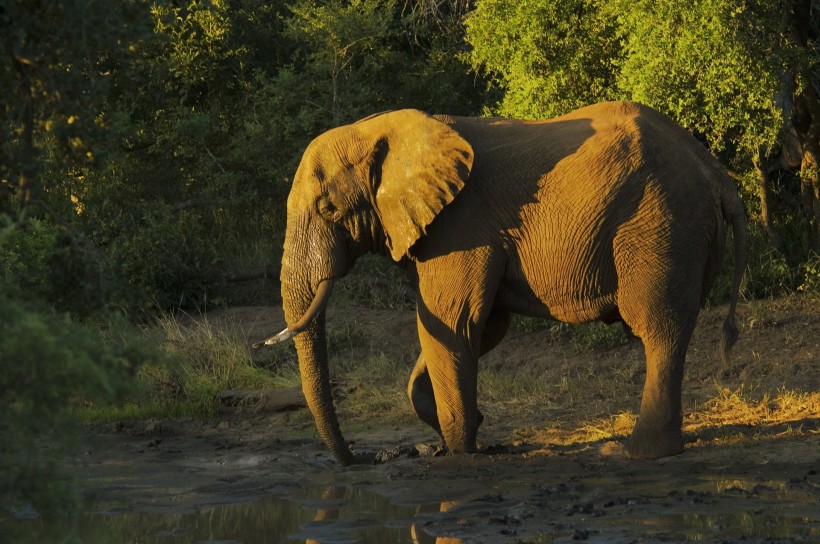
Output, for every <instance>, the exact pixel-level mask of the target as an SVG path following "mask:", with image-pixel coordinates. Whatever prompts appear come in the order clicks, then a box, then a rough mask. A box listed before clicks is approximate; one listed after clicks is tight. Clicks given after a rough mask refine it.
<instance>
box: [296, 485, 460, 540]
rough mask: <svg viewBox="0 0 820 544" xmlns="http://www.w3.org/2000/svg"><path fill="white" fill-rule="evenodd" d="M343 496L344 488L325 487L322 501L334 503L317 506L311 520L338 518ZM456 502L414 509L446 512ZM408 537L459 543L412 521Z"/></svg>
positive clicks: (418, 511) (422, 512) (419, 511)
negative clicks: (338, 505)
mask: <svg viewBox="0 0 820 544" xmlns="http://www.w3.org/2000/svg"><path fill="white" fill-rule="evenodd" d="M344 498H345V488H344V487H338V486H329V487H327V488H326V489H325V490H324V491H323V492H322V495H321V500H322V501H331V503H332V504H333V505H334V507H332V508H319V509H317V510H316V515H315V516H314V517H313V521H314V522H315V521H333V520H337V519H339V516H340V512H341V510H340V509H339V508H338V507H336V506H337V504H338V503H337V501H339V500H340V499H344ZM457 504H458V502H455V501H450V502H442V503H440V504H431V505H424V506H420V507H419V508H418V509H417V510H416V515H419V514H426V513H437V512H447V511H449V510H450V509H452V508H453V507H455V506H456V505H457ZM410 537H411V538H412V539H413V544H461V542H462V540H461V539H460V538H451V537H446V536H440V537H434V536H430V535H429V534H427V533H426V532H425V531H424V529H423V528H422V527H421V526H420V524H417V523H414V524H413V525H412V526H411V527H410ZM320 542H321V541H320V540H314V539H310V538H309V539H307V540H305V544H319V543H320Z"/></svg>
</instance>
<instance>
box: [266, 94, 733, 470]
mask: <svg viewBox="0 0 820 544" xmlns="http://www.w3.org/2000/svg"><path fill="white" fill-rule="evenodd" d="M743 215H744V214H743V206H742V204H741V202H740V199H739V198H738V196H737V193H736V190H735V188H734V186H733V185H732V183H731V181H730V180H729V179H728V177H727V176H726V174H725V172H724V170H723V168H722V167H721V166H720V164H719V163H718V162H717V160H716V159H715V158H714V157H712V156H711V155H710V154H709V153H708V151H707V150H706V149H705V148H704V147H703V146H702V145H700V144H699V143H698V142H697V141H696V140H695V139H694V138H693V137H692V136H691V135H690V134H689V133H687V132H686V131H685V130H683V129H682V128H681V127H679V126H678V125H676V124H675V123H674V122H672V121H671V120H670V119H668V118H667V117H665V116H663V115H661V114H660V113H658V112H656V111H654V110H651V109H649V108H646V107H644V106H640V105H637V104H633V103H622V102H614V103H604V104H597V105H594V106H589V107H586V108H583V109H580V110H577V111H575V112H573V113H570V114H568V115H565V116H563V117H559V118H556V119H551V120H547V121H520V120H511V119H491V118H460V117H448V116H435V117H433V116H429V115H427V114H425V113H422V112H419V111H416V110H400V111H394V112H388V113H383V114H378V115H374V116H371V117H368V118H366V119H363V120H361V121H359V122H357V123H353V124H351V125H348V126H343V127H340V128H336V129H333V130H331V131H328V132H327V133H325V134H322V135H321V136H319V137H318V138H316V139H315V140H314V141H313V142H312V143H311V144H310V145H309V146H308V148H307V150H306V151H305V153H304V156H303V158H302V161H301V163H300V165H299V168H298V170H297V172H296V176H295V177H294V181H293V187H292V189H291V193H290V196H289V198H288V224H287V231H286V237H285V247H284V256H283V259H282V298H283V302H284V309H285V317H286V320H287V323H288V329H286V330H285V331H282V333H280V335H278V336H276V337H272V338H271V339H269V343H273V342H276V341H279V340H281V339H286V338H289V337H291V336H293V337H294V341H295V342H296V347H297V351H298V356H299V366H300V371H301V376H302V386H303V389H304V393H305V397H306V399H307V402H308V406H309V407H310V410H311V412H312V413H313V415H314V418H315V420H316V425H317V428H318V430H319V432H320V434H321V436H322V438H323V440H324V441H325V443H326V444H327V446H328V447H329V448H330V450H331V451H332V452H333V453H334V454H335V455H336V457H337V458H338V459H339V460H340V461H341V462H342V463H353V462H356V461H357V460H358V458H357V457H356V456H354V455H353V453H352V452H351V451H350V449H349V447H348V445H347V444H346V443H345V441H344V437H343V436H342V433H341V431H340V429H339V423H338V420H337V418H336V412H335V409H334V406H333V402H332V399H331V393H330V381H329V376H328V360H327V350H326V340H325V319H324V310H325V307H326V304H327V301H328V299H329V298H330V286H331V285H332V283H333V281H334V280H335V279H337V278H340V277H342V276H343V275H344V274H346V273H347V272H348V271H349V270H350V268H351V267H352V266H353V264H354V262H355V261H356V258H357V257H359V256H361V255H363V254H365V253H368V252H375V253H381V254H383V255H386V256H389V257H391V258H392V259H393V260H394V261H396V262H398V263H399V264H400V265H401V266H404V267H407V268H409V269H411V270H412V271H413V272H414V274H412V276H413V277H415V278H417V280H416V282H417V295H418V319H417V321H418V333H419V340H420V344H421V355H420V356H419V359H418V362H417V364H416V367H415V369H414V370H413V373H412V376H411V380H410V383H409V385H408V394H409V396H410V400H411V404H412V405H413V407H414V409H415V410H416V412H417V414H418V415H419V417H420V418H421V419H422V420H423V421H425V422H427V423H428V424H429V425H430V426H431V427H432V428H433V429H435V430H436V432H439V433H440V434H441V435H442V437H443V439H444V441H445V443H446V445H447V447H448V449H449V451H450V452H453V453H461V452H473V451H475V448H476V434H477V428H478V425H479V422H480V415H479V412H478V409H477V401H476V386H477V385H476V383H477V382H476V374H477V371H478V369H477V362H478V358H479V357H480V356H481V355H482V354H483V353H486V352H487V351H489V350H490V349H492V347H494V346H495V345H496V344H498V343H499V342H500V341H501V339H502V338H503V337H504V334H505V333H506V330H507V326H508V324H509V320H510V315H511V314H512V313H519V314H525V315H533V316H544V317H552V318H555V319H559V320H561V321H565V322H569V323H582V322H589V321H594V320H602V321H606V322H615V321H623V322H624V323H625V325H626V326H628V327H629V328H630V329H631V330H632V332H633V333H634V334H635V335H636V336H638V337H639V338H640V339H641V340H642V342H643V345H644V348H645V354H646V365H647V373H646V382H645V384H644V390H643V396H642V399H641V407H640V413H639V417H638V421H637V423H636V425H635V428H634V429H633V431H632V435H631V437H630V438H629V440H628V441H627V443H626V444H625V445H624V446H625V447H624V450H625V452H626V455H628V456H629V457H633V458H658V457H663V456H667V455H674V454H677V453H680V452H681V451H682V450H683V437H682V433H681V422H682V414H681V381H682V375H683V364H684V358H685V355H686V349H687V346H688V344H689V340H690V337H691V334H692V331H693V329H694V326H695V322H696V319H697V316H698V311H699V308H700V305H701V303H702V302H703V300H704V298H705V297H706V295H707V293H708V291H709V289H710V287H711V285H712V283H713V280H714V278H715V275H716V274H717V271H718V269H719V268H720V264H721V261H722V256H723V251H724V245H725V238H726V225H727V224H729V225H730V226H731V227H732V229H733V233H734V249H735V251H734V253H735V272H734V277H733V284H732V291H731V299H730V305H729V311H728V317H727V319H726V321H725V323H724V327H723V331H724V340H725V341H724V342H723V343H722V354H723V355H724V356H725V355H726V354H728V350H729V348H730V347H731V344H732V343H733V342H734V340H735V338H736V336H737V329H736V327H735V322H734V312H735V306H736V303H737V296H738V288H739V285H740V280H741V276H742V271H743V267H744V261H745V224H744V218H743Z"/></svg>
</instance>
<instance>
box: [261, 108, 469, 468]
mask: <svg viewBox="0 0 820 544" xmlns="http://www.w3.org/2000/svg"><path fill="white" fill-rule="evenodd" d="M472 162H473V151H472V148H471V147H470V144H469V143H467V141H465V140H464V139H463V138H462V137H461V136H460V135H459V134H458V133H457V132H455V131H454V130H452V129H451V128H450V127H449V126H448V125H447V124H445V123H443V122H441V121H438V120H436V119H434V118H433V117H430V116H428V115H427V114H424V113H422V112H420V111H416V110H401V111H394V112H388V113H383V114H378V115H375V116H372V117H369V118H366V119H363V120H361V121H359V122H357V123H354V124H352V125H347V126H343V127H339V128H336V129H333V130H330V131H328V132H326V133H324V134H322V135H321V136H319V137H317V138H316V139H315V140H314V141H313V142H311V144H310V145H309V146H308V148H307V150H306V151H305V153H304V155H303V157H302V161H301V163H300V164H299V168H298V169H297V171H296V175H295V177H294V180H293V187H292V188H291V192H290V195H289V197H288V203H287V230H286V234H285V246H284V254H283V257H282V273H281V280H282V300H283V305H284V310H285V319H286V321H287V324H288V328H287V329H285V330H284V331H282V333H280V334H279V335H278V336H276V337H272V338H271V339H269V340H268V341H266V343H268V344H271V343H276V342H277V341H281V340H283V339H286V338H290V337H291V336H293V337H295V338H294V341H295V342H296V349H297V353H298V357H299V369H300V374H301V378H302V388H303V391H304V394H305V398H306V400H307V403H308V407H309V408H310V410H311V412H312V414H313V417H314V419H315V420H316V426H317V428H318V430H319V433H320V434H321V436H322V439H323V440H324V442H325V444H327V446H328V447H329V448H330V450H331V451H332V452H333V453H334V455H335V456H336V458H337V459H339V461H340V462H342V463H345V464H348V463H352V462H355V457H354V456H353V454H352V453H351V451H350V449H349V447H348V446H347V444H346V443H345V441H344V438H343V437H342V433H341V431H340V428H339V423H338V420H337V418H336V412H335V409H334V406H333V401H332V398H331V391H330V379H329V373H328V356H327V347H326V337H325V320H324V310H325V308H326V305H327V302H328V299H329V297H330V291H331V287H332V285H333V282H334V280H336V279H337V278H340V277H342V276H344V275H345V274H346V273H347V272H348V271H349V270H350V268H351V267H352V266H353V263H354V262H355V260H356V258H357V257H359V256H361V255H363V254H364V253H367V252H377V253H386V254H389V255H390V256H391V257H392V258H393V259H394V260H395V261H400V260H402V259H403V258H405V257H407V256H409V254H410V251H411V248H412V247H413V245H414V244H415V243H416V242H417V241H418V240H419V239H420V238H421V237H422V236H423V235H424V233H425V230H426V228H427V227H428V225H430V223H431V222H432V221H433V220H434V219H435V217H436V215H437V214H438V213H439V212H440V211H441V210H442V209H443V208H444V207H445V206H447V205H448V204H449V203H450V202H451V201H452V200H453V199H454V198H455V197H456V195H457V194H458V193H459V191H460V190H461V189H462V188H463V187H464V183H465V181H466V179H467V177H468V176H469V173H470V169H471V168H472Z"/></svg>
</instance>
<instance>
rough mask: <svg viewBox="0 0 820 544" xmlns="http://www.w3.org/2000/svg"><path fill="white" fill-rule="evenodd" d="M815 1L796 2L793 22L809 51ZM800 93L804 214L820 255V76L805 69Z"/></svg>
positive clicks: (799, 39) (797, 101) (798, 114)
mask: <svg viewBox="0 0 820 544" xmlns="http://www.w3.org/2000/svg"><path fill="white" fill-rule="evenodd" d="M812 4H813V2H812V0H798V1H797V2H795V4H794V10H793V17H794V19H793V24H794V31H795V37H796V39H797V43H798V45H799V46H800V47H802V48H803V49H805V50H806V51H809V50H810V47H812V44H813V43H814V42H815V41H816V40H817V38H818V36H817V29H816V27H813V26H812V20H813V19H812V15H814V14H813V13H812V11H813V9H812ZM800 75H801V79H802V80H803V82H802V83H803V84H802V90H801V92H800V95H798V96H797V97H795V123H794V126H795V129H797V133H798V136H799V138H800V143H801V145H802V147H803V160H802V161H801V164H800V195H801V197H802V201H803V213H804V215H805V218H806V222H807V223H808V235H809V236H808V238H809V250H813V251H815V252H817V253H818V254H820V91H818V88H817V84H818V81H817V78H816V77H815V74H814V73H813V72H812V71H811V69H809V68H804V70H803V72H802V74H800Z"/></svg>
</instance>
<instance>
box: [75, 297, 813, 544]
mask: <svg viewBox="0 0 820 544" xmlns="http://www.w3.org/2000/svg"><path fill="white" fill-rule="evenodd" d="M725 312H726V307H725V306H718V307H714V308H709V309H705V310H704V311H703V312H702V313H701V317H700V319H699V325H698V329H697V331H696V332H695V336H694V338H693V341H692V343H691V346H690V349H689V353H688V359H687V368H686V378H685V384H684V413H685V418H686V422H685V429H684V430H685V435H686V440H687V444H686V449H685V452H684V453H682V454H681V455H678V456H675V457H670V458H665V459H660V460H656V461H629V460H626V459H624V458H622V457H620V456H619V455H617V453H618V442H619V440H620V439H621V438H623V436H622V434H619V432H620V433H623V432H628V423H629V421H630V420H629V414H632V413H636V412H637V408H638V404H639V399H640V390H641V387H642V380H643V355H642V348H641V346H640V344H639V342H637V341H631V342H629V343H626V344H622V345H618V346H616V347H612V348H606V349H587V350H583V349H580V348H579V347H578V346H577V343H575V342H573V341H572V340H571V339H567V338H558V339H555V338H552V340H550V339H549V338H548V337H549V336H550V333H549V331H547V330H545V329H540V330H533V331H527V330H525V329H526V327H521V328H519V329H515V330H512V331H511V332H510V334H509V335H508V337H507V339H505V341H504V342H503V343H502V344H501V345H500V346H499V347H498V348H497V349H496V350H495V351H494V352H492V353H491V354H488V355H487V356H486V360H484V361H482V363H481V365H482V368H483V369H486V370H484V371H486V372H496V373H501V374H503V373H505V372H507V373H510V374H511V375H513V376H517V377H518V378H515V379H520V380H536V379H537V380H539V383H541V384H542V385H541V389H540V391H542V393H543V401H542V402H536V403H532V402H529V403H526V404H522V403H519V402H517V399H509V401H508V402H503V401H498V400H496V401H494V402H490V403H482V400H481V396H480V397H479V403H480V405H481V409H482V411H483V412H484V414H485V421H484V423H483V424H482V427H481V428H480V429H479V437H480V438H479V439H480V442H481V445H482V448H483V453H480V454H475V455H458V456H446V455H443V456H431V455H434V454H436V452H437V448H436V441H435V438H436V437H435V436H434V435H433V434H432V433H431V432H430V431H429V430H427V429H426V428H424V427H423V426H422V425H420V424H418V423H415V422H413V421H412V419H411V418H409V417H408V418H407V419H406V421H399V422H396V421H387V422H384V421H380V418H379V414H372V417H369V418H368V419H367V420H366V423H365V424H363V423H362V421H363V420H362V418H359V419H358V420H356V421H357V424H356V425H355V426H353V427H347V428H346V430H345V436H346V437H347V438H348V439H349V440H350V441H351V442H353V444H354V448H356V449H357V450H358V451H370V452H379V456H378V457H379V459H381V460H382V461H383V462H378V463H374V464H371V465H362V466H354V467H342V466H340V465H338V464H337V463H336V462H335V461H334V460H333V459H332V458H331V457H330V456H329V455H328V453H327V451H326V449H325V448H324V447H323V445H322V443H321V441H320V439H319V438H318V436H317V435H316V432H315V430H314V428H313V424H312V421H311V420H310V418H309V415H308V414H307V411H306V410H305V409H304V408H301V409H299V408H297V409H295V410H291V411H287V412H277V413H267V412H264V413H263V412H260V411H255V410H253V409H252V407H248V406H239V407H226V408H225V410H224V412H223V413H222V414H221V415H220V417H219V418H218V419H216V420H214V421H209V422H202V421H194V420H190V419H188V420H168V421H149V422H119V423H115V424H107V425H95V426H93V427H89V428H88V429H87V432H86V446H85V448H86V449H85V451H84V454H83V458H84V459H85V465H84V468H83V469H82V473H83V475H84V476H85V477H86V478H87V481H88V482H89V487H95V488H96V489H97V491H98V493H99V494H100V495H99V497H100V500H101V501H104V502H105V504H106V505H107V506H106V509H107V510H106V511H108V512H149V513H158V514H163V515H167V514H176V513H191V512H197V511H199V512H201V511H202V510H203V508H205V506H207V505H210V506H213V505H231V504H237V503H253V502H254V501H257V502H258V501H260V500H263V499H266V498H271V497H274V498H276V499H281V501H285V502H288V501H290V502H291V503H294V502H296V503H298V504H299V505H300V506H299V508H300V509H301V510H302V511H307V512H308V516H309V517H310V518H313V517H315V521H309V522H307V523H304V522H299V524H298V525H297V526H296V527H295V528H294V526H293V525H290V526H288V525H287V523H283V522H279V526H274V527H268V528H267V529H266V530H265V536H264V539H263V538H262V537H261V536H260V537H259V539H257V540H254V539H253V538H255V537H245V539H244V540H241V541H244V542H254V541H258V542H291V541H293V540H290V539H289V537H290V538H293V537H298V538H301V539H305V540H308V541H323V542H356V541H362V540H363V541H366V542H390V541H397V542H439V543H446V542H464V543H468V542H504V543H507V542H509V543H518V542H569V541H574V540H581V541H584V540H585V541H590V542H680V541H686V540H701V541H707V542H740V541H743V542H820V411H818V401H817V393H818V392H820V302H818V300H817V298H816V297H815V298H810V297H809V296H807V295H803V296H801V295H794V296H791V297H787V298H784V299H779V300H774V301H767V302H765V303H760V302H756V303H750V304H741V306H740V308H739V315H738V322H739V324H740V327H741V335H740V340H739V342H738V344H737V345H736V346H735V349H734V351H733V359H732V361H733V362H732V363H731V366H729V367H723V366H721V364H720V362H719V360H718V357H717V346H718V341H719V330H720V325H721V323H722V321H723V319H724V317H725ZM208 319H213V320H222V321H223V322H225V323H228V324H231V326H234V327H236V329H237V330H241V331H243V334H245V335H246V337H247V339H248V345H250V344H251V343H253V342H255V341H258V340H259V339H261V338H263V337H265V336H266V335H270V334H271V333H274V332H276V331H277V330H279V328H281V325H282V318H281V313H280V311H279V310H278V309H275V308H249V307H245V308H233V309H229V310H222V311H219V312H215V313H212V314H210V315H209V316H208ZM328 322H329V325H328V326H329V329H331V330H333V329H334V328H335V329H342V328H344V327H345V326H347V325H348V324H349V323H355V325H356V328H357V330H358V331H360V332H359V341H358V342H357V345H358V346H359V348H358V349H360V350H363V351H364V352H366V353H368V352H373V351H374V349H375V350H378V351H379V352H381V353H384V355H385V357H387V358H388V359H390V360H392V361H395V362H396V365H397V366H398V367H406V372H405V375H409V370H410V367H411V366H412V364H413V362H414V360H415V358H416V356H417V353H418V347H417V340H416V335H415V317H414V313H413V312H412V311H410V310H390V309H379V310H372V309H361V308H343V309H331V312H330V314H329V321H328ZM260 356H264V355H260ZM402 372H404V369H402ZM391 393H392V392H391ZM800 393H805V394H808V395H807V396H805V398H804V400H803V401H800V400H798V401H796V403H795V404H796V407H792V408H791V409H790V411H789V412H788V413H781V412H782V407H781V405H780V404H778V403H779V402H780V401H778V398H783V397H784V396H785V395H787V394H791V395H792V397H795V396H797V397H798V399H799V394H800ZM733 403H734V404H733ZM781 404H782V403H781ZM738 406H740V407H744V406H745V407H746V412H744V410H742V409H740V408H738ZM340 408H341V412H342V414H341V415H342V417H341V419H342V420H343V421H345V407H344V401H342V402H341V404H340ZM779 410H780V411H779ZM408 413H409V408H408ZM624 420H626V421H627V426H626V428H625V429H626V430H621V427H622V426H623V421H624ZM596 425H597V426H599V427H605V428H604V429H603V430H602V432H601V433H599V435H596V433H595V429H594V427H595V426H596ZM598 436H600V437H598ZM354 490H355V491H356V492H360V491H361V492H363V493H366V494H367V496H368V497H371V498H372V497H375V498H376V499H374V500H375V502H379V501H380V502H382V503H384V504H386V505H391V507H396V508H406V510H401V512H402V513H399V514H396V513H395V512H393V514H385V513H384V512H386V511H387V510H379V509H378V508H377V507H375V506H372V505H370V506H362V505H361V504H359V503H357V502H356V501H357V500H358V499H356V497H357V496H358V495H356V493H354ZM300 501H301V502H300ZM350 503H355V504H353V506H348V507H347V508H348V510H350V509H351V508H352V510H353V511H352V512H348V513H347V514H345V508H346V507H345V504H348V505H349V504H350ZM377 510H378V511H379V512H382V513H381V514H380V513H378V512H376V511H377ZM374 512H375V513H374ZM255 515H259V514H258V513H257V514H255ZM374 518H375V521H374ZM363 519H370V520H371V521H369V522H367V523H363V522H362V520H363ZM241 523H243V524H247V522H246V521H245V522H241ZM373 524H376V525H381V526H383V527H386V529H385V530H388V529H389V530H390V531H394V532H392V533H389V534H390V535H394V536H390V537H374V536H372V535H371V533H368V531H367V530H366V529H367V527H371V526H372V525H373ZM238 534H239V533H236V535H238ZM243 534H244V533H243ZM378 534H381V533H378ZM236 535H233V536H231V535H222V536H220V539H222V540H229V539H233V541H240V538H239V537H237V536H236ZM368 535H371V536H368ZM395 535H403V536H395ZM217 536H219V535H217ZM214 538H215V537H214V536H212V537H211V539H214ZM378 538H381V539H382V540H378ZM134 541H135V542H136V541H140V540H134ZM145 541H150V540H145ZM163 541H168V542H180V541H182V540H179V539H172V540H163Z"/></svg>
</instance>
